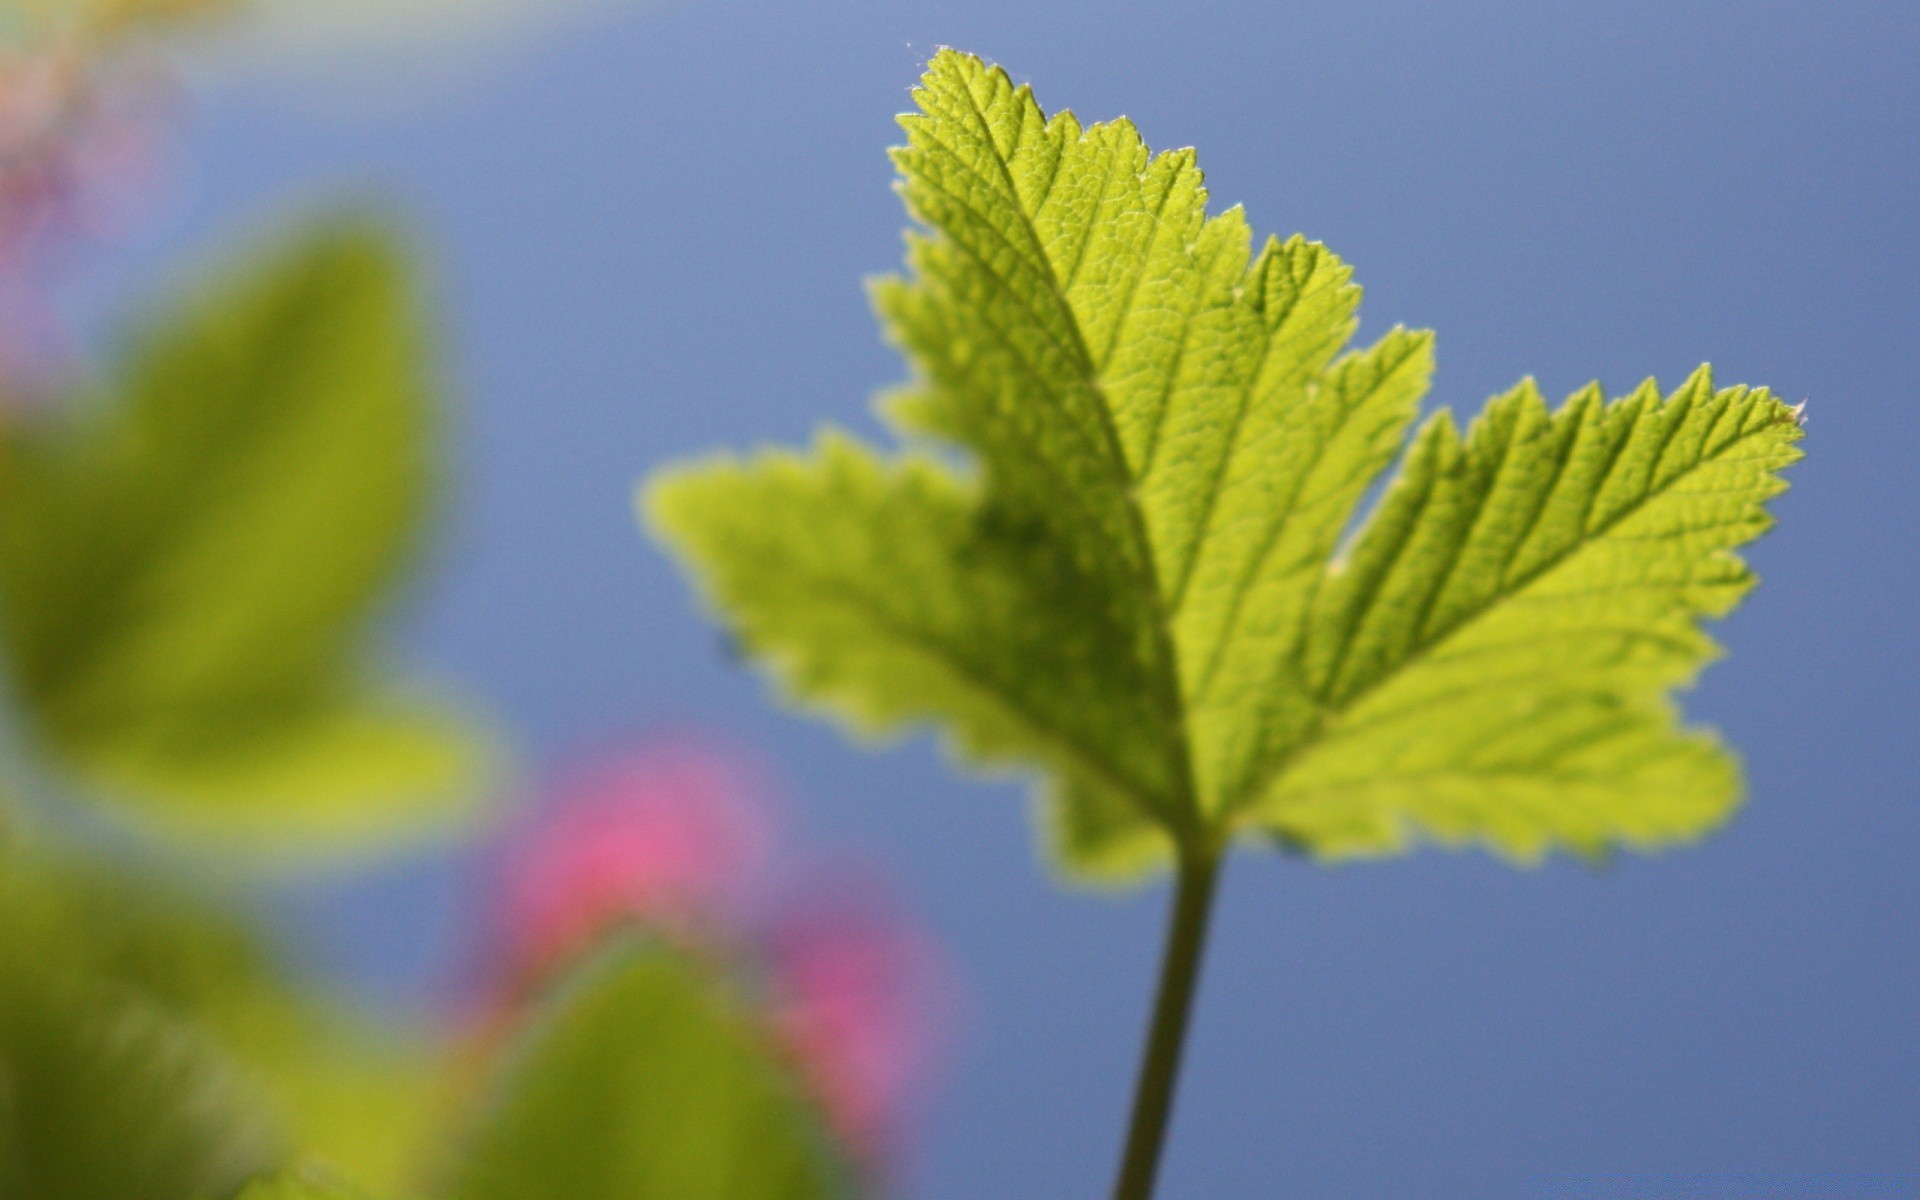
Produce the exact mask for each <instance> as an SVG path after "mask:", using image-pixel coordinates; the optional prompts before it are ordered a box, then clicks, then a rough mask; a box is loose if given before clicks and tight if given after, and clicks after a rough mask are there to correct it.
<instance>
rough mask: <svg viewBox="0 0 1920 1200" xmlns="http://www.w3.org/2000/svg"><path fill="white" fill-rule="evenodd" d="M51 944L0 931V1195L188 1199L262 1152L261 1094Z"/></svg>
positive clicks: (176, 1026)
mask: <svg viewBox="0 0 1920 1200" xmlns="http://www.w3.org/2000/svg"><path fill="white" fill-rule="evenodd" d="M50 949H53V948H52V947H48V946H45V945H44V944H41V943H39V942H38V940H37V939H32V938H27V939H21V938H18V937H17V936H15V935H14V933H13V932H12V931H9V932H8V935H7V936H6V938H5V940H4V941H0V1197H4V1198H5V1200H192V1197H194V1196H196V1195H199V1194H202V1193H210V1194H225V1193H226V1192H228V1191H230V1190H231V1189H232V1188H233V1187H234V1186H235V1185H237V1184H238V1183H239V1182H240V1181H241V1180H242V1179H243V1178H245V1177H246V1176H247V1175H249V1174H251V1173H252V1172H254V1171H257V1170H259V1169H261V1168H262V1167H264V1166H266V1165H268V1164H269V1163H270V1162H271V1161H272V1156H273V1154H274V1150H275V1148H274V1142H273V1138H272V1131H271V1129H270V1127H269V1126H268V1125H267V1124H266V1122H264V1121H263V1119H262V1116H261V1104H260V1103H259V1098H258V1097H257V1096H255V1095H252V1094H250V1090H249V1089H248V1088H247V1087H246V1085H245V1083H244V1081H243V1078H242V1076H241V1075H240V1073H239V1072H238V1071H237V1070H236V1069H235V1068H234V1067H233V1065H232V1064H231V1063H230V1062H228V1061H227V1060H226V1059H225V1058H224V1056H223V1055H222V1054H221V1053H220V1052H219V1050H218V1048H217V1047H216V1045H215V1044H214V1043H213V1042H212V1040H211V1039H209V1038H208V1037H206V1036H205V1035H204V1033H203V1032H202V1031H200V1030H198V1029H196V1028H194V1027H193V1026H192V1024H191V1023H189V1022H187V1021H183V1020H181V1019H179V1018H178V1017H176V1016H175V1015H173V1014H172V1013H170V1012H168V1011H167V1010H166V1009H164V1008H163V1007H162V1006H161V1005H159V1004H158V1003H156V1002H155V1001H154V1000H153V999H152V998H150V997H148V996H145V995H142V994H141V993H139V992H138V991H136V990H134V989H132V988H128V987H124V986H121V985H119V984H118V983H117V981H115V980H112V979H110V978H102V977H95V976H88V975H85V974H82V973H79V972H77V971H72V970H68V969H64V966H63V964H61V963H59V962H58V961H57V954H56V955H54V956H52V957H53V961H49V956H47V955H45V954H44V953H43V952H44V951H48V950H50Z"/></svg>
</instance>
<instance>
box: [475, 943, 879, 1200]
mask: <svg viewBox="0 0 1920 1200" xmlns="http://www.w3.org/2000/svg"><path fill="white" fill-rule="evenodd" d="M505 1085H506V1086H505V1090H504V1093H503V1095H502V1096H501V1098H500V1100H499V1103H498V1105H497V1107H496V1108H495V1109H494V1111H492V1112H491V1113H490V1114H488V1115H487V1116H486V1118H485V1119H484V1121H483V1123H482V1126H481V1128H480V1129H479V1131H478V1135H477V1137H476V1138H475V1139H474V1142H473V1144H472V1148H471V1153H470V1154H469V1156H468V1158H467V1160H466V1161H465V1162H464V1164H463V1165H462V1166H461V1168H460V1169H459V1171H458V1173H457V1175H456V1182H455V1185H454V1187H453V1189H452V1192H451V1195H452V1196H453V1197H455V1200H544V1198H548V1197H551V1198H552V1200H774V1198H779V1200H812V1198H815V1197H831V1196H840V1195H844V1194H845V1193H846V1188H845V1186H844V1184H843V1183H842V1178H843V1172H842V1170H841V1168H840V1165H839V1164H838V1163H837V1162H836V1161H835V1158H834V1155H833V1154H832V1152H831V1149H830V1143H829V1141H828V1139H827V1137H826V1135H825V1133H824V1131H823V1129H822V1126H821V1123H820V1122H819V1120H817V1119H816V1117H815V1116H814V1114H813V1113H812V1111H811V1110H810V1108H809V1107H808V1106H807V1105H806V1104H804V1103H803V1102H802V1101H801V1099H800V1098H799V1095H798V1093H797V1090H796V1085H795V1083H794V1081H793V1080H792V1079H791V1078H790V1077H789V1074H788V1072H787V1070H786V1067H785V1064H784V1063H783V1062H782V1061H781V1059H780V1057H779V1055H778V1054H777V1053H776V1051H775V1050H774V1049H773V1047H772V1046H771V1044H770V1043H769V1041H768V1039H767V1037H766V1035H765V1032H764V1030H762V1029H761V1028H760V1026H759V1025H758V1023H757V1022H756V1021H755V1019H754V1018H753V1017H752V1016H751V1015H750V1014H749V1013H748V1012H747V1011H746V1010H745V1009H744V1008H743V1007H742V1005H741V1004H740V1003H739V1002H738V1001H737V1000H736V999H735V998H734V997H733V996H732V995H731V994H730V993H729V989H728V988H727V986H726V984H725V982H724V981H723V980H722V979H721V978H720V977H719V975H718V973H717V972H716V971H714V970H713V969H712V968H710V967H709V966H707V965H706V964H704V963H701V962H699V961H697V960H695V959H693V958H691V957H689V956H687V955H685V954H682V953H679V952H676V951H672V950H669V949H666V948H663V947H661V946H658V945H652V944H639V943H623V944H621V945H619V946H618V947H616V948H615V949H614V950H613V951H612V952H610V953H609V954H608V955H607V956H605V957H604V958H602V959H600V960H599V961H597V962H596V963H594V964H593V965H592V966H591V967H589V968H588V969H587V970H586V971H584V972H583V973H582V975H581V976H580V977H578V978H577V979H576V980H575V981H574V982H573V984H572V985H571V986H570V987H568V988H567V989H566V990H565V991H564V993H563V994H562V995H561V996H559V997H558V998H557V1000H556V1002H555V1003H554V1004H553V1006H552V1009H551V1011H550V1012H548V1013H547V1014H546V1016H545V1017H544V1019H542V1020H541V1021H539V1022H538V1023H537V1024H536V1027H535V1028H534V1029H533V1030H532V1031H531V1033H530V1034H529V1036H528V1040H527V1043H526V1044H525V1045H524V1046H523V1047H522V1050H521V1053H520V1055H519V1057H518V1060H517V1061H516V1062H514V1063H512V1064H511V1065H510V1067H509V1070H508V1072H507V1078H506V1080H505Z"/></svg>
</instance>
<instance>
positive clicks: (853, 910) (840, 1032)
mask: <svg viewBox="0 0 1920 1200" xmlns="http://www.w3.org/2000/svg"><path fill="white" fill-rule="evenodd" d="M877 895H878V889H872V888H869V889H863V890H861V891H853V890H850V889H847V888H845V887H844V886H842V888H841V889H840V891H839V892H838V893H837V894H835V895H834V896H832V897H814V898H811V899H807V900H803V901H801V902H800V903H799V904H797V905H795V906H792V907H791V908H789V909H788V910H787V911H785V912H782V913H781V914H779V915H778V916H777V917H776V918H775V920H774V922H773V925H772V928H771V930H770V931H769V933H768V935H767V938H766V953H767V957H768V971H769V974H770V977H771V979H770V985H771V991H772V998H771V1003H772V1010H773V1011H772V1013H771V1016H772V1020H773V1023H774V1028H775V1029H776V1030H777V1031H778V1033H779V1035H780V1036H781V1037H782V1038H783V1039H784V1040H785V1042H786V1044H787V1047H788V1049H789V1051H790V1052H791V1053H792V1054H793V1056H794V1059H795V1061H796V1062H797V1063H798V1064H799V1066H800V1070H801V1072H802V1074H803V1075H804V1076H805V1078H806V1082H807V1083H808V1085H809V1086H810V1087H811V1088H812V1090H813V1092H814V1095H815V1096H816V1098H817V1099H818V1101H819V1103H820V1105H821V1107H822V1108H823V1109H824V1110H825V1112H826V1115H827V1119H828V1121H829V1122H830V1123H831V1124H832V1127H833V1130H834V1132H835V1134H836V1135H838V1137H839V1139H840V1141H841V1143H842V1144H843V1145H844V1146H845V1147H846V1148H847V1150H848V1151H849V1153H850V1154H851V1155H852V1157H853V1158H854V1160H855V1161H856V1162H857V1163H859V1164H860V1165H861V1166H862V1167H863V1168H865V1169H866V1171H867V1172H868V1174H869V1175H870V1176H873V1177H875V1178H876V1179H879V1178H883V1177H884V1176H885V1175H886V1173H887V1172H888V1170H889V1169H890V1167H891V1166H892V1165H893V1163H894V1161H895V1159H896V1158H897V1154H898V1150H899V1148H900V1143H901V1140H902V1138H903V1136H904V1134H905V1132H906V1131H905V1128H904V1126H905V1123H906V1120H907V1118H908V1117H909V1116H910V1115H911V1112H912V1108H913V1105H914V1102H915V1101H917V1100H918V1099H919V1093H920V1089H921V1088H922V1086H923V1085H924V1084H925V1082H926V1078H927V1075H928V1073H929V1068H930V1067H931V1066H932V1061H931V1060H932V1058H933V1050H934V1041H935V1037H936V1034H937V1032H938V1029H937V1027H938V1026H939V1025H941V1024H942V1023H943V1022H942V1020H941V1018H942V1017H943V1016H944V1013H943V1011H942V1003H943V1000H944V997H945V995H946V993H947V992H948V990H949V989H948V988H947V987H946V986H945V985H946V976H947V973H946V971H945V970H944V969H943V967H942V965H941V963H940V960H939V956H938V955H937V953H936V952H935V950H934V947H933V944H932V942H931V941H930V940H929V939H927V938H926V937H925V936H924V935H922V934H921V933H920V932H919V931H918V930H916V929H914V928H913V927H912V926H911V925H910V924H908V923H907V922H906V921H904V920H902V919H901V918H900V917H899V916H898V915H897V914H895V913H893V912H891V911H889V910H887V909H886V908H884V907H882V906H881V905H879V904H878V903H877V902H876V900H875V897H876V896H877Z"/></svg>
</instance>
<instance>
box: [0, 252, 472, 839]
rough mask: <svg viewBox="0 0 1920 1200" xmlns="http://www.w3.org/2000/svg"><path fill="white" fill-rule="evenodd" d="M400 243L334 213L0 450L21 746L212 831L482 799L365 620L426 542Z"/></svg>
mask: <svg viewBox="0 0 1920 1200" xmlns="http://www.w3.org/2000/svg"><path fill="white" fill-rule="evenodd" d="M420 326H421V316H420V313H419V312H418V309H417V301H416V299H415V297H414V295H413V293H412V290H411V288H410V286H409V285H408V283H407V281H406V278H405V267H404V259H403V256H401V255H400V254H399V253H398V252H397V251H396V250H395V249H394V247H393V244H392V242H391V239H390V238H389V237H388V236H387V235H386V234H384V233H383V232H381V231H380V230H379V229H378V228H376V227H374V226H371V225H369V224H367V223H364V222H360V221H335V222H331V223H328V224H326V225H323V226H321V227H319V228H317V229H314V230H311V231H309V232H307V233H305V234H303V235H301V236H300V237H299V238H297V239H295V240H293V241H292V242H290V243H289V244H287V245H285V246H279V247H275V248H274V249H272V250H271V251H270V252H269V253H267V254H265V255H264V256H258V257H255V258H250V259H248V260H247V261H246V263H245V265H244V266H242V267H240V268H237V269H232V270H230V271H229V272H227V273H226V274H225V275H223V276H221V277H220V278H218V279H217V280H216V281H214V282H213V283H211V284H209V285H206V286H203V287H201V288H199V289H198V290H197V291H194V292H192V293H191V297H190V299H188V300H187V301H185V302H181V303H176V304H174V305H173V306H171V307H170V308H169V310H168V311H166V312H164V313H162V314H160V315H159V316H157V317H156V318H154V319H152V320H150V321H149V322H148V323H147V325H146V327H145V328H144V329H143V330H142V331H141V332H140V334H139V335H138V336H137V337H136V338H134V339H133V341H132V344H131V345H130V346H129V347H128V349H127V350H126V351H125V352H124V353H123V354H122V355H121V358H120V361H119V363H118V364H117V366H116V368H115V369H114V370H113V371H112V373H111V375H110V377H109V381H108V383H107V384H106V385H105V386H104V387H103V388H101V389H99V393H98V394H95V395H89V396H85V397H82V398H80V399H79V400H78V401H77V402H76V403H75V404H74V405H72V406H70V407H69V408H66V409H63V410H59V411H54V412H48V413H45V414H41V415H38V416H36V417H34V418H31V419H25V418H23V419H19V420H16V421H15V422H13V423H12V424H10V425H9V426H8V427H7V428H5V430H4V431H0V437H4V443H3V444H0V633H4V645H5V650H6V654H7V666H8V668H9V670H10V674H11V686H12V690H13V693H14V695H15V698H16V699H17V701H18V702H19V704H20V705H21V706H22V708H23V710H24V715H25V719H26V723H27V725H28V731H29V733H30V734H31V735H32V736H33V737H34V738H35V741H36V745H38V746H41V747H43V748H44V749H45V750H46V751H47V752H48V754H49V756H50V757H52V758H53V759H54V760H55V761H56V762H57V763H58V764H59V766H60V767H61V768H62V769H63V770H64V771H65V772H66V773H68V775H69V776H70V778H71V779H73V780H74V781H75V783H76V784H78V785H79V786H80V787H81V788H82V789H83V790H85V791H86V792H87V793H88V794H90V795H95V796H98V797H101V798H103V799H105V800H107V801H109V802H112V803H114V804H117V805H119V806H120V807H121V808H122V810H123V811H125V812H127V813H129V814H132V815H135V816H137V817H138V818H139V819H140V823H141V824H143V825H144V826H146V827H148V828H151V829H154V830H158V831H161V832H163V833H167V834H171V835H174V836H176V837H179V836H190V837H192V838H193V839H194V840H195V841H196V843H198V844H226V845H232V846H239V847H247V848H273V849H279V850H298V851H301V852H312V851H315V850H319V849H323V848H331V847H339V846H342V845H351V844H354V843H357V842H360V841H362V840H363V839H367V838H370V837H387V836H389V835H393V834H396V833H404V832H408V831H415V830H419V829H423V828H428V827H432V826H434V825H437V824H442V823H445V822H447V821H449V820H452V819H455V818H458V817H461V816H464V815H466V814H468V813H469V812H471V811H472V806H473V802H474V800H475V798H476V797H477V796H478V795H479V794H480V793H481V783H482V779H481V774H480V766H481V763H482V759H483V755H482V753H481V751H480V749H479V747H478V745H477V744H476V742H475V741H474V739H473V738H472V737H471V735H470V734H469V733H468V731H467V728H466V726H465V725H464V723H463V722H462V721H461V720H459V719H458V717H457V716H455V715H454V714H453V713H451V712H450V711H449V710H448V709H447V708H446V706H444V705H443V704H440V703H437V702H434V701H431V700H428V699H425V698H423V697H422V695H421V694H420V693H419V690H418V689H417V688H414V687H411V686H407V685H396V684H394V683H393V682H391V681H389V680H387V679H386V678H384V676H383V672H382V671H381V670H380V669H379V666H378V664H377V663H376V662H375V661H374V659H373V656H372V654H371V647H370V646H368V644H367V642H368V635H369V630H368V624H369V621H370V620H371V619H372V618H374V617H375V616H377V615H378V613H379V611H380V609H381V608H383V607H384V606H385V605H386V603H387V602H388V601H389V599H390V598H391V595H392V593H393V591H394V588H395V586H396V584H397V583H398V582H399V581H400V579H401V578H402V577H403V575H404V573H405V570H406V568H407V566H408V565H409V560H410V558H411V557H412V556H413V555H414V554H415V553H416V552H417V550H418V547H419V541H420V534H421V529H422V523H423V519H424V518H425V516H426V515H427V513H428V510H429V507H430V498H431V490H432V485H433V483H434V479H435V472H436V467H437V463H436V462H435V460H434V447H433V442H432V436H433V431H434V400H435V396H434V394H433V389H432V386H431V384H430V382H429V379H428V375H427V364H426V363H425V362H424V361H423V359H424V351H423V346H422V339H421V332H420Z"/></svg>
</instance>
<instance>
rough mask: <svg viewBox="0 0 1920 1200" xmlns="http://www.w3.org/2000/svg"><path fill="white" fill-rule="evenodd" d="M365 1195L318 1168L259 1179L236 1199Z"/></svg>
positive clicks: (353, 1198) (329, 1199)
mask: <svg viewBox="0 0 1920 1200" xmlns="http://www.w3.org/2000/svg"><path fill="white" fill-rule="evenodd" d="M363 1197H364V1193H362V1192H360V1191H358V1190H356V1189H354V1188H352V1187H350V1186H348V1185H347V1184H346V1183H344V1182H342V1181H341V1180H339V1179H336V1178H334V1177H333V1176H332V1175H330V1174H327V1173H325V1172H322V1171H319V1170H317V1169H314V1168H299V1169H295V1170H291V1171H281V1172H279V1173H278V1174H275V1175H269V1176H266V1177H263V1178H260V1179H256V1180H254V1181H253V1182H251V1183H249V1184H248V1185H247V1186H246V1187H245V1188H243V1189H241V1191H240V1194H239V1196H237V1197H236V1198H235V1200H363Z"/></svg>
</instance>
